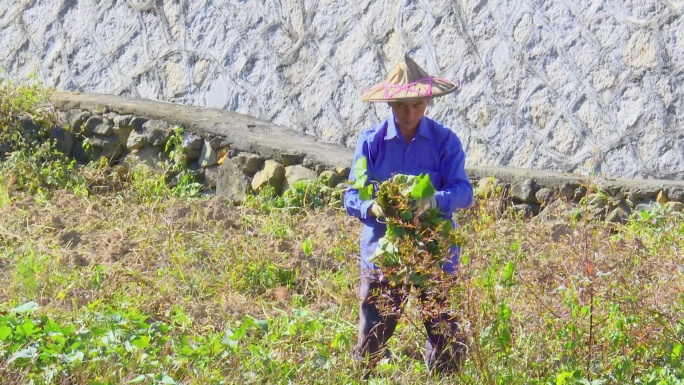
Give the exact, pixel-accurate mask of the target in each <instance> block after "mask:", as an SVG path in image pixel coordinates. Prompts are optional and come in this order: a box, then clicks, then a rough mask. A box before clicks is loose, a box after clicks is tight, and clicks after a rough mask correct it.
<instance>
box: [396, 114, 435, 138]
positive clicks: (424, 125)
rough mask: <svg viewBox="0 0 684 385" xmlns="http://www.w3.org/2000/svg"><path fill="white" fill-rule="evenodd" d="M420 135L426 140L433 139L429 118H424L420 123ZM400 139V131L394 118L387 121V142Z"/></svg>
mask: <svg viewBox="0 0 684 385" xmlns="http://www.w3.org/2000/svg"><path fill="white" fill-rule="evenodd" d="M417 134H418V135H420V136H422V137H424V138H428V139H430V138H432V133H431V132H430V127H428V121H427V117H425V116H423V117H422V118H421V119H420V123H418V132H417ZM397 137H399V129H398V128H397V123H396V122H395V121H394V117H391V118H389V119H387V133H386V134H385V140H390V139H394V138H397Z"/></svg>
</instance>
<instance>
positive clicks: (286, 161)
mask: <svg viewBox="0 0 684 385" xmlns="http://www.w3.org/2000/svg"><path fill="white" fill-rule="evenodd" d="M280 160H281V162H282V163H283V166H285V167H287V166H294V165H296V164H300V163H302V155H301V154H288V153H283V154H280Z"/></svg>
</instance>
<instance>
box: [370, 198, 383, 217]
mask: <svg viewBox="0 0 684 385" xmlns="http://www.w3.org/2000/svg"><path fill="white" fill-rule="evenodd" d="M368 214H370V216H372V217H376V218H380V217H384V216H385V213H384V211H382V207H380V205H379V204H377V203H376V202H375V201H373V204H372V205H371V207H370V208H369V209H368Z"/></svg>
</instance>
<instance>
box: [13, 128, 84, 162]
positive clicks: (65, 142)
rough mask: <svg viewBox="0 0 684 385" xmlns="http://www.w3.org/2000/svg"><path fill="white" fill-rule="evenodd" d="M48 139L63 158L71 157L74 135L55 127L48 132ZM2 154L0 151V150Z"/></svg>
mask: <svg viewBox="0 0 684 385" xmlns="http://www.w3.org/2000/svg"><path fill="white" fill-rule="evenodd" d="M50 139H52V140H53V141H54V142H55V149H56V150H57V151H59V152H61V153H62V154H64V155H65V156H70V155H71V149H72V148H73V147H74V134H73V133H72V132H71V131H69V130H65V129H63V128H62V127H55V128H53V129H52V131H51V132H50ZM0 152H2V149H0Z"/></svg>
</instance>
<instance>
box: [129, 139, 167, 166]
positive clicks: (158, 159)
mask: <svg viewBox="0 0 684 385" xmlns="http://www.w3.org/2000/svg"><path fill="white" fill-rule="evenodd" d="M166 160H167V159H166V155H165V154H164V153H163V152H162V151H161V150H160V149H159V147H155V146H152V145H150V144H147V145H144V146H143V147H140V148H136V149H134V150H132V151H131V152H129V153H128V154H127V155H126V157H125V158H124V159H123V162H124V163H125V164H128V165H130V166H137V165H142V166H144V167H147V168H149V169H150V170H154V171H157V172H161V171H165V169H166V167H165V165H164V164H165V162H166Z"/></svg>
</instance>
